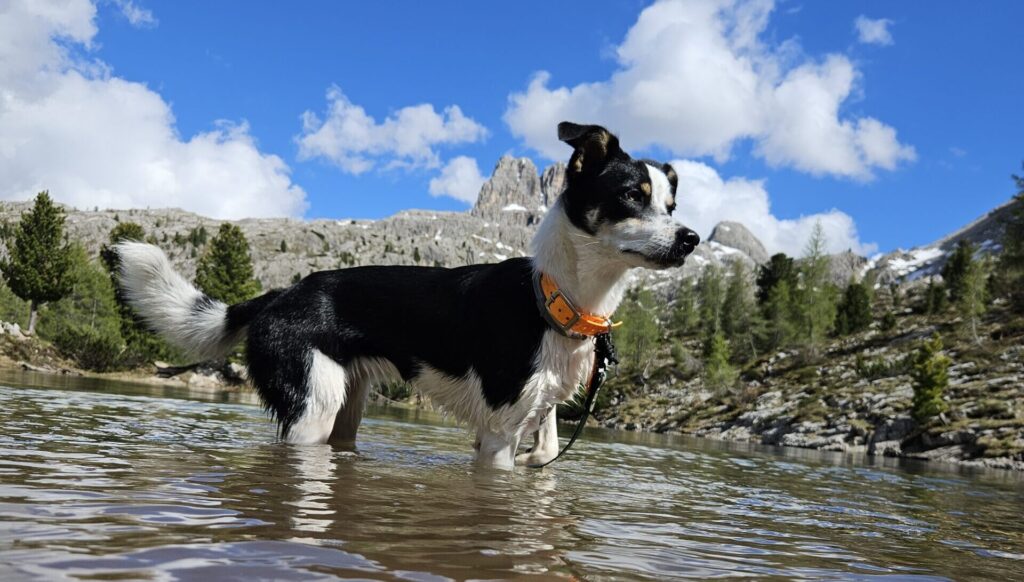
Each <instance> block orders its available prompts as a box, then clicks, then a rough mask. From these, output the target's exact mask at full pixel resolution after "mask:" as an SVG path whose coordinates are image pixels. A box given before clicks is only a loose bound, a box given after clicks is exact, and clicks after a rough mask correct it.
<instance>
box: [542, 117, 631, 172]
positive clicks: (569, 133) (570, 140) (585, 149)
mask: <svg viewBox="0 0 1024 582" xmlns="http://www.w3.org/2000/svg"><path fill="white" fill-rule="evenodd" d="M558 139H560V140H561V141H564V142H565V143H567V144H569V145H571V146H572V147H573V150H574V151H573V152H572V157H571V158H569V172H570V173H575V174H580V173H584V172H590V171H592V170H595V169H598V168H601V167H603V166H604V163H605V162H606V161H608V160H609V159H610V158H612V157H615V156H618V155H621V154H622V149H621V148H619V138H617V137H615V136H614V135H612V134H611V132H609V131H608V130H607V129H605V128H603V127H601V126H600V125H579V124H576V123H571V122H569V121H563V122H562V123H559V124H558Z"/></svg>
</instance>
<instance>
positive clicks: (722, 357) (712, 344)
mask: <svg viewBox="0 0 1024 582" xmlns="http://www.w3.org/2000/svg"><path fill="white" fill-rule="evenodd" d="M729 358H730V355H729V342H728V341H726V339H725V334H723V333H722V332H721V331H718V332H715V333H714V334H713V335H712V336H711V337H710V338H708V341H707V342H706V343H705V347H704V382H705V383H706V384H707V385H708V386H709V387H711V388H728V387H730V386H732V385H733V384H734V383H735V382H736V378H737V374H736V370H735V369H733V367H732V366H731V365H730V364H729Z"/></svg>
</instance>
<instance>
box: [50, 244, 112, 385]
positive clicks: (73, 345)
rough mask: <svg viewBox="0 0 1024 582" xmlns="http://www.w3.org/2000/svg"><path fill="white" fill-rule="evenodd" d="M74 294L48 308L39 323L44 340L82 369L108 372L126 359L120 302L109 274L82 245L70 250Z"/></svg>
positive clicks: (72, 290) (74, 245)
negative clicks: (119, 308)
mask: <svg viewBox="0 0 1024 582" xmlns="http://www.w3.org/2000/svg"><path fill="white" fill-rule="evenodd" d="M69 263H70V266H69V269H70V273H71V279H72V280H73V281H74V284H73V285H72V287H71V290H70V292H69V293H68V295H66V296H65V297H63V298H61V299H60V300H58V301H54V302H52V303H49V304H47V305H46V307H45V308H44V310H45V314H46V317H45V318H44V319H43V320H42V321H41V322H40V324H39V336H40V337H44V338H46V339H48V340H50V341H51V342H53V344H54V345H55V346H56V347H57V348H58V349H59V350H60V352H61V353H62V354H63V355H64V356H65V357H68V358H71V359H72V360H74V361H75V364H76V365H77V366H79V367H82V368H86V369H89V370H95V371H98V372H104V371H107V370H110V369H113V368H114V367H116V366H117V365H118V364H119V363H120V362H121V360H122V353H123V350H124V341H123V338H122V336H121V333H120V319H119V313H118V307H119V306H118V303H117V300H116V299H115V294H114V285H113V284H112V282H111V280H110V276H109V275H108V273H107V272H106V271H105V270H104V269H103V267H101V266H100V265H98V264H96V262H94V261H91V260H90V259H89V256H88V255H87V254H86V252H85V249H83V248H82V246H81V245H78V244H72V245H71V246H70V248H69Z"/></svg>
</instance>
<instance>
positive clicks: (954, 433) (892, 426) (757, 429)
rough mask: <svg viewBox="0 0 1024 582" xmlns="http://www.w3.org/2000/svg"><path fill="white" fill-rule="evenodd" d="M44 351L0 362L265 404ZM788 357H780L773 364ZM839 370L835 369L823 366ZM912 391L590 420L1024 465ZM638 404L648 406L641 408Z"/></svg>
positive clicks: (684, 397) (198, 372)
mask: <svg viewBox="0 0 1024 582" xmlns="http://www.w3.org/2000/svg"><path fill="white" fill-rule="evenodd" d="M9 335H10V334H8V336H9ZM25 339H26V340H28V338H25ZM19 341H20V340H19ZM28 341H31V340H28ZM44 351H45V350H44ZM1016 354H1017V355H1021V354H1024V346H1021V347H1020V348H1019V349H1018V350H1016ZM43 359H44V362H41V363H31V362H28V361H24V360H12V359H11V358H10V357H8V355H7V354H3V355H0V368H2V369H16V370H23V371H31V372H38V373H46V374H55V375H63V376H79V377H83V378H95V379H105V380H111V381H116V382H132V383H144V384H149V385H154V386H165V387H175V388H184V389H187V390H189V392H190V393H196V394H201V395H202V396H204V397H208V398H217V397H218V396H219V395H224V394H228V393H230V394H233V395H240V396H243V397H242V400H243V401H246V402H251V403H256V402H258V400H257V397H256V395H255V393H253V392H252V391H251V390H249V387H248V384H247V383H246V381H245V375H244V374H245V371H244V368H243V367H242V366H239V365H238V364H229V365H227V366H222V367H218V368H215V367H211V366H198V367H196V368H194V369H189V370H186V371H184V372H182V373H180V374H177V375H174V376H171V377H166V376H164V375H161V369H162V368H163V367H162V366H160V365H158V366H156V367H147V368H140V369H137V370H130V371H125V372H112V373H96V372H88V371H85V370H80V369H77V368H75V367H74V366H72V365H70V364H69V363H68V362H66V361H62V360H55V359H52V358H49V357H46V358H43ZM784 359H785V358H781V359H776V363H778V362H779V361H780V360H784ZM1020 368H1021V366H1017V367H1015V368H1014V369H1015V370H1017V371H1016V372H1015V373H1011V374H1009V375H1007V376H1002V377H997V378H991V379H989V380H986V381H985V382H984V384H985V386H986V387H989V388H991V387H999V386H1004V385H1010V384H1013V383H1019V382H1021V379H1022V378H1024V374H1022V373H1021V372H1022V371H1024V370H1021V369H1020ZM971 370H972V368H971V367H970V366H961V367H960V368H959V369H958V370H955V371H954V372H953V374H954V375H953V379H954V381H955V382H956V384H957V385H959V386H965V385H966V384H967V383H968V382H970V381H971V379H970V376H969V373H970V371H971ZM835 372H836V370H828V371H826V372H825V374H831V373H835ZM839 373H840V374H842V372H839ZM885 384H886V383H878V382H876V383H874V386H875V388H883V387H884V385H885ZM869 385H871V384H868V385H865V386H869ZM865 386H862V387H865ZM684 393H686V394H684ZM246 395H247V396H248V397H245V396H246ZM911 396H912V391H911V388H910V386H909V384H907V383H905V382H899V383H898V385H896V386H890V387H885V388H884V389H882V390H872V391H868V390H865V391H864V392H863V393H862V394H861V395H860V396H858V397H857V398H853V399H846V398H842V397H840V398H837V399H834V400H832V401H831V402H830V404H831V405H830V406H829V408H828V409H827V410H826V412H825V414H824V417H823V418H821V419H812V418H805V417H806V414H805V412H804V410H803V408H804V407H805V405H804V404H801V403H802V401H803V400H804V399H806V398H807V393H806V392H804V391H798V392H795V393H794V392H792V391H791V390H787V389H786V388H776V389H772V390H767V391H765V392H763V393H761V394H760V395H758V396H757V397H756V398H755V399H754V400H753V401H752V402H750V403H749V405H748V406H747V409H746V410H744V411H742V412H738V413H737V411H736V410H735V408H734V407H733V406H731V405H729V404H727V403H722V402H719V401H718V400H717V399H716V397H715V395H714V394H713V393H711V392H708V391H702V390H700V389H699V388H698V389H697V390H695V391H693V392H690V391H689V390H687V389H686V388H684V387H679V386H676V387H674V388H670V387H667V386H661V387H659V388H657V389H656V390H653V391H652V392H651V393H649V394H646V395H644V396H640V397H638V398H633V399H630V400H629V401H627V402H613V404H612V405H611V406H610V407H609V408H608V410H606V411H604V412H603V413H601V414H599V418H598V419H597V420H591V423H592V424H594V425H595V426H601V427H604V428H608V429H613V430H625V431H650V432H658V433H675V434H684V435H690V436H696V437H700V438H707V439H712V440H721V441H738V442H753V443H759V444H764V445H776V446H783V447H796V448H804V449H818V450H824V451H838V452H845V453H855V454H857V453H860V454H866V455H868V456H873V455H879V456H886V457H903V458H910V459H920V460H927V461H931V462H940V463H954V464H958V465H963V466H970V467H987V468H993V469H1007V470H1014V471H1024V454H1022V451H1024V432H1022V430H1021V427H1020V426H1015V425H1014V423H1004V425H1003V426H993V423H992V422H991V419H989V421H988V422H986V420H985V419H979V420H977V421H975V422H968V423H964V422H958V421H953V420H950V419H945V421H944V422H943V421H940V422H939V423H938V424H936V425H934V426H932V425H930V426H927V427H922V426H919V425H918V424H917V423H916V422H915V421H914V420H913V419H912V418H910V416H908V415H907V414H905V412H903V411H904V409H905V408H906V407H907V403H908V402H909V400H910V398H911ZM391 403H392V401H389V404H391ZM393 403H394V404H397V405H400V406H410V407H419V408H430V405H429V402H427V401H425V400H422V399H418V398H415V397H410V398H409V399H407V400H405V401H397V402H393ZM639 409H644V410H646V412H644V413H643V414H636V411H637V410H639ZM684 410H699V411H700V415H701V416H702V417H703V418H704V421H703V422H698V423H692V422H688V421H687V420H688V418H689V417H687V416H686V415H684V414H683V412H684ZM986 439H987V440H992V439H1003V440H1004V441H1006V440H1009V441H1010V442H1009V444H1010V445H1011V446H1016V447H1019V449H1020V450H1017V451H1016V452H1008V453H1007V454H1003V455H997V456H985V455H984V451H985V447H984V446H983V445H982V443H984V442H985V441H986ZM1014 439H1015V441H1014ZM1014 442H1015V443H1016V444H1015V445H1014Z"/></svg>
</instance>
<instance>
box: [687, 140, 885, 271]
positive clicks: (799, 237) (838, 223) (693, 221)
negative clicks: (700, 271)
mask: <svg viewBox="0 0 1024 582" xmlns="http://www.w3.org/2000/svg"><path fill="white" fill-rule="evenodd" d="M672 167H673V168H675V170H676V173H677V174H679V188H678V194H677V204H678V210H676V217H677V219H678V220H679V221H680V222H682V223H683V224H685V225H686V226H688V227H690V228H692V229H693V230H695V231H697V233H698V234H700V235H701V238H707V237H708V236H709V235H710V234H711V230H712V229H713V228H714V227H715V225H716V224H718V223H719V222H721V221H723V220H732V221H736V222H740V223H742V224H743V225H744V226H746V227H747V228H748V229H750V231H751V232H752V233H754V235H755V236H757V238H758V239H760V240H761V242H762V243H763V244H764V246H765V248H766V249H768V252H769V253H777V252H783V253H786V254H788V255H790V256H802V254H803V251H804V247H805V246H806V244H807V241H808V239H809V238H810V236H811V231H812V230H813V229H814V225H815V223H818V222H820V223H821V225H822V228H823V229H824V231H825V235H826V237H827V239H828V240H827V245H826V248H827V249H828V252H830V253H838V252H842V251H845V250H853V251H854V252H856V253H859V254H861V255H865V256H866V255H870V254H871V253H873V252H875V251H876V250H877V246H876V245H874V244H870V243H863V242H861V240H860V238H859V236H858V235H857V227H856V225H855V224H854V222H853V219H852V218H851V217H850V216H849V215H847V214H845V213H843V212H841V211H839V210H835V209H833V210H829V211H828V212H821V213H818V214H811V215H807V216H801V217H799V218H795V219H780V218H777V217H776V216H775V215H774V214H772V211H771V205H770V203H769V200H768V191H767V190H765V186H764V182H763V181H760V180H748V179H746V178H730V179H728V180H723V179H722V177H721V176H719V175H718V172H716V171H715V170H714V168H711V167H710V166H707V165H705V164H702V163H700V162H694V161H689V160H676V161H674V162H672Z"/></svg>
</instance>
